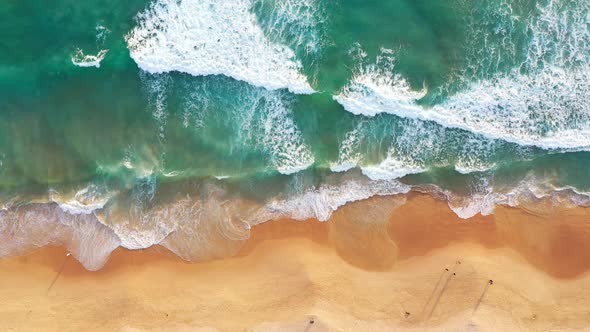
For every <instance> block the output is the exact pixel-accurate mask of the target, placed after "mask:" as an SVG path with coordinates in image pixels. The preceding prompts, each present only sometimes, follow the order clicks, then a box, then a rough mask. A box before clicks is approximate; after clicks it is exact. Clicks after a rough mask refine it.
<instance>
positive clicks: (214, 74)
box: [0, 0, 590, 268]
mask: <svg viewBox="0 0 590 332" xmlns="http://www.w3.org/2000/svg"><path fill="white" fill-rule="evenodd" d="M0 18H1V19H0V31H3V33H2V38H0V207H2V208H3V209H2V210H1V211H0V239H2V240H3V241H2V243H5V244H6V245H3V247H2V248H0V256H1V255H8V254H12V253H15V252H20V251H23V250H28V249H30V248H32V247H36V246H41V245H45V244H66V245H68V246H69V247H70V249H71V250H72V251H73V253H74V254H75V255H76V257H78V259H80V260H81V261H82V262H83V263H85V265H86V266H87V267H88V268H97V267H100V265H101V264H102V263H103V262H104V259H105V257H106V256H108V253H110V251H111V250H112V249H113V248H115V247H117V246H119V245H121V246H124V247H127V248H131V249H137V248H144V247H148V246H151V245H154V244H158V243H161V244H163V245H165V246H167V247H168V248H169V249H171V250H172V251H174V252H176V253H177V254H179V255H180V256H181V257H183V258H186V259H191V260H198V259H205V258H210V257H217V256H222V255H224V254H226V252H225V251H223V250H221V249H216V248H213V245H212V243H214V242H215V241H217V240H218V239H226V240H228V241H238V242H239V241H241V240H243V239H245V238H247V231H248V229H249V227H251V226H252V225H255V224H257V223H260V222H264V221H267V220H271V219H277V218H295V219H307V218H318V219H321V220H327V219H329V216H330V214H331V212H333V211H334V210H335V209H336V208H338V207H339V206H342V205H344V204H346V203H347V202H350V201H355V200H360V199H365V198H368V197H371V196H374V195H396V194H405V193H407V192H409V191H421V192H430V193H436V194H437V197H443V198H444V199H447V200H448V201H449V205H450V206H451V207H452V208H453V209H454V210H455V212H457V214H458V215H459V216H460V217H463V218H468V217H470V216H472V215H474V214H476V213H483V214H490V213H493V207H494V206H495V205H497V204H504V205H512V206H518V205H523V204H529V203H530V202H532V201H538V200H543V199H545V200H547V199H549V200H550V201H551V202H552V204H557V205H560V204H567V205H586V204H588V203H590V198H588V197H590V196H589V195H588V194H587V192H589V191H590V167H589V165H590V153H589V152H588V151H590V106H588V102H587V99H588V98H587V97H588V96H589V95H590V3H588V2H586V1H571V0H570V1H564V0H551V1H533V0H487V1H483V0H481V1H480V0H472V1H466V0H450V1H440V0H422V1H414V0H412V1H410V0H380V1H373V0H363V1H361V0H325V1H321V0H285V1H277V0H231V1H218V0H192V1H190V0H181V1H172V0H155V1H151V2H150V1H135V0H133V1H126V2H124V3H121V2H119V1H116V2H115V1H106V2H105V1H100V2H99V1H83V2H80V1H69V0H59V1H54V2H52V3H51V4H50V5H48V4H47V3H46V2H41V1H37V0H24V1H7V2H6V1H5V2H4V3H2V4H0ZM89 248H90V249H89ZM224 250H225V249H224ZM230 251H231V250H230Z"/></svg>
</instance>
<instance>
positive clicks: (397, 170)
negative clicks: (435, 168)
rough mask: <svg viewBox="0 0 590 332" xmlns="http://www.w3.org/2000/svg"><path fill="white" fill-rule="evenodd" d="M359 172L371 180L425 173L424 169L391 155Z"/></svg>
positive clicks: (391, 178)
mask: <svg viewBox="0 0 590 332" xmlns="http://www.w3.org/2000/svg"><path fill="white" fill-rule="evenodd" d="M361 170H362V172H363V174H364V175H366V176H367V177H368V178H369V179H371V180H393V179H398V178H402V177H404V176H406V175H409V174H418V173H422V172H425V171H426V169H425V168H423V167H421V166H419V165H416V164H414V163H413V162H412V161H403V160H400V159H398V158H396V157H395V156H391V155H390V156H388V157H387V158H385V159H384V160H383V161H382V162H381V163H379V164H377V165H368V166H363V167H361Z"/></svg>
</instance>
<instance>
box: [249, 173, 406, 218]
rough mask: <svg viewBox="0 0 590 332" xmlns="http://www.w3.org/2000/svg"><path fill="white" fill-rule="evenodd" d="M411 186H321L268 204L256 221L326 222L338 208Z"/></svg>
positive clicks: (353, 183)
mask: <svg viewBox="0 0 590 332" xmlns="http://www.w3.org/2000/svg"><path fill="white" fill-rule="evenodd" d="M410 189H411V188H410V187H409V186H407V185H404V184H402V183H400V182H398V181H395V180H394V181H369V180H361V179H358V180H349V181H346V182H343V183H341V184H340V185H322V186H320V187H319V188H317V189H312V190H307V191H306V192H304V193H303V194H300V195H297V196H295V197H290V198H287V199H277V200H272V201H270V202H267V204H266V205H265V207H264V208H263V209H261V210H260V212H259V213H258V217H257V220H260V221H261V222H263V221H268V220H278V219H284V218H289V219H296V220H306V219H310V218H315V219H317V220H320V221H327V220H328V219H330V216H331V215H332V213H333V212H334V211H336V210H337V209H338V208H339V207H341V206H343V205H345V204H347V203H350V202H355V201H360V200H364V199H367V198H370V197H373V196H387V195H397V194H405V193H407V192H409V191H410Z"/></svg>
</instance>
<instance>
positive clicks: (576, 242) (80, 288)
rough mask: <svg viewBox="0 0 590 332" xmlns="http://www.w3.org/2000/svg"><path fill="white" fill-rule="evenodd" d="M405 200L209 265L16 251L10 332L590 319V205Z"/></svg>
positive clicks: (516, 325)
mask: <svg viewBox="0 0 590 332" xmlns="http://www.w3.org/2000/svg"><path fill="white" fill-rule="evenodd" d="M392 202H393V200H392V198H390V197H383V198H375V199H371V200H369V201H364V202H359V203H354V204H350V205H348V206H346V207H344V208H342V209H341V210H339V211H338V212H336V213H335V215H334V216H333V218H332V219H331V220H330V221H329V222H326V223H320V222H317V221H312V220H310V221H306V222H296V221H287V220H283V221H276V222H268V223H265V224H261V225H258V226H256V227H254V228H253V229H252V233H251V238H250V239H249V240H248V241H247V242H246V244H245V246H244V247H243V248H242V250H241V251H240V253H239V254H238V255H237V256H236V257H232V258H226V259H220V260H216V261H211V262H205V263H196V264H189V263H186V262H183V261H181V260H179V259H178V258H176V257H175V256H174V255H172V254H171V253H169V252H168V251H166V250H165V249H163V248H160V247H157V248H151V249H148V250H143V251H128V250H123V249H119V250H117V251H115V252H114V253H113V255H112V256H111V258H110V260H109V262H108V263H107V265H106V266H105V267H104V268H103V269H102V270H100V271H98V272H88V271H86V270H84V268H83V267H82V266H81V265H80V264H79V263H78V262H77V261H75V260H74V259H73V258H72V257H66V252H65V250H64V249H62V248H43V249H40V250H38V251H36V252H34V253H31V254H29V255H27V256H22V257H14V258H5V259H2V260H0V275H1V277H0V324H1V326H0V330H2V331H5V330H8V331H38V330H44V331H81V330H86V331H143V330H150V331H151V330H157V331H162V330H163V331H182V330H185V331H195V330H196V331H199V330H203V331H210V330H211V331H213V330H220V331H244V330H246V331H285V330H286V331H324V330H329V331H331V330H344V331H380V330H400V329H404V330H424V329H441V328H445V329H449V330H483V331H486V330H488V331H515V330H550V329H563V328H572V329H583V328H585V327H589V326H590V314H588V310H590V309H589V308H590V274H587V271H588V270H589V269H590V250H589V249H590V248H588V247H589V243H590V211H589V210H587V209H581V208H577V209H569V210H568V209H564V210H557V211H551V212H545V213H543V214H540V215H539V214H534V213H531V211H524V210H521V209H513V208H502V207H499V208H497V210H496V213H495V214H494V215H493V216H487V217H481V216H477V217H475V218H472V219H470V220H461V219H458V218H457V217H456V216H455V214H453V212H452V211H451V210H450V209H449V208H448V207H447V205H446V203H444V202H440V201H437V200H435V199H433V198H431V197H430V196H425V195H413V196H411V197H410V198H409V199H408V201H407V203H406V204H405V205H403V206H401V207H398V208H397V209H394V208H395V206H394V205H395V204H393V203H392ZM388 207H389V210H388ZM383 213H387V214H388V215H389V217H388V218H387V219H388V221H386V222H382V221H379V218H378V216H379V215H382V214H383ZM373 215H375V222H374V223H370V222H367V221H366V220H367V218H366V217H367V216H369V217H371V216H373ZM359 216H363V217H364V218H358V217H359ZM360 219H362V220H364V221H363V222H359V221H358V220H360ZM370 219H371V218H369V220H370ZM64 262H65V265H64ZM62 267H63V268H62ZM490 280H493V284H490Z"/></svg>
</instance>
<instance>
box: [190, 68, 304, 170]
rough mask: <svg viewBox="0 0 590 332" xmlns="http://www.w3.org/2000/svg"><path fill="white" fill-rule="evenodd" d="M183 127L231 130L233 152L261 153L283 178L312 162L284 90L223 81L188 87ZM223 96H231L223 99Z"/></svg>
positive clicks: (218, 79)
mask: <svg viewBox="0 0 590 332" xmlns="http://www.w3.org/2000/svg"><path fill="white" fill-rule="evenodd" d="M187 87H188V88H189V90H190V91H191V93H190V94H186V95H185V100H184V103H183V105H182V107H183V109H184V112H183V114H182V117H183V119H182V122H183V125H186V127H187V128H188V129H190V128H195V129H197V130H199V131H201V129H202V128H205V127H206V126H207V125H208V124H211V123H220V122H221V123H222V125H223V126H224V127H226V128H228V130H231V132H232V136H231V137H232V138H233V139H234V142H232V144H233V145H232V149H240V148H245V149H247V150H256V151H260V152H262V153H264V154H265V155H266V156H267V157H268V162H269V164H270V165H269V166H271V167H272V168H274V169H276V170H277V171H279V172H280V173H282V174H293V173H297V172H299V171H301V170H304V169H306V168H308V167H309V166H311V165H312V164H313V163H314V162H315V158H314V155H313V152H312V151H311V149H310V147H309V146H308V145H307V144H306V142H305V140H304V138H303V134H302V132H301V130H300V129H299V127H298V126H297V124H296V123H295V120H294V118H293V111H292V106H293V100H292V98H291V96H290V95H289V94H288V93H287V92H285V91H268V90H266V89H263V88H257V87H253V86H250V85H248V84H245V83H243V82H236V81H231V80H229V79H225V78H223V77H219V78H217V79H208V80H206V81H198V82H197V84H192V85H191V84H187ZM228 94H231V95H232V96H234V98H228Z"/></svg>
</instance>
